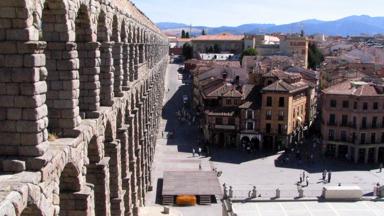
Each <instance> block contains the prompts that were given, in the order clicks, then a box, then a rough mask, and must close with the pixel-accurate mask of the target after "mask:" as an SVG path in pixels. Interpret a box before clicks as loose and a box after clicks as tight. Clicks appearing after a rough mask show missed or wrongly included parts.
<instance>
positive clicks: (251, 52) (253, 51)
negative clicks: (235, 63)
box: [240, 48, 257, 62]
mask: <svg viewBox="0 0 384 216" xmlns="http://www.w3.org/2000/svg"><path fill="white" fill-rule="evenodd" d="M244 56H257V50H256V49H255V48H247V49H245V50H244V51H243V53H242V54H241V58H240V59H241V61H240V62H242V61H243V57H244Z"/></svg>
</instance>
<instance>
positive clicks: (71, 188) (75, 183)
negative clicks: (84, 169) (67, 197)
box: [59, 163, 81, 193]
mask: <svg viewBox="0 0 384 216" xmlns="http://www.w3.org/2000/svg"><path fill="white" fill-rule="evenodd" d="M79 175H80V171H79V170H78V169H77V168H76V166H75V165H74V164H73V163H68V164H67V165H65V167H64V169H63V171H62V172H61V175H60V185H59V187H60V193H61V192H64V193H68V192H77V191H79V190H80V189H81V184H80V179H79Z"/></svg>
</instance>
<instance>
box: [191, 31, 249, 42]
mask: <svg viewBox="0 0 384 216" xmlns="http://www.w3.org/2000/svg"><path fill="white" fill-rule="evenodd" d="M243 39H244V35H233V34H228V33H222V34H217V35H201V36H199V37H196V38H193V39H192V41H241V40H243Z"/></svg>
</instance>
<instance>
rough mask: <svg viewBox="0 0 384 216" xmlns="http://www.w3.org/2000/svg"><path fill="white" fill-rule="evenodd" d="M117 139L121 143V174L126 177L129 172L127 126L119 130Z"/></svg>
mask: <svg viewBox="0 0 384 216" xmlns="http://www.w3.org/2000/svg"><path fill="white" fill-rule="evenodd" d="M117 139H118V140H120V144H121V176H122V177H123V178H125V177H127V173H128V172H129V156H128V129H127V127H126V126H124V127H122V128H119V129H118V130H117Z"/></svg>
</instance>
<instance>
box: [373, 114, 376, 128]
mask: <svg viewBox="0 0 384 216" xmlns="http://www.w3.org/2000/svg"><path fill="white" fill-rule="evenodd" d="M372 128H377V117H376V116H374V117H373V118H372Z"/></svg>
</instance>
